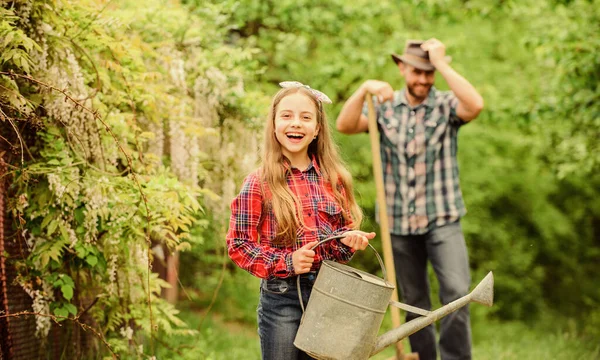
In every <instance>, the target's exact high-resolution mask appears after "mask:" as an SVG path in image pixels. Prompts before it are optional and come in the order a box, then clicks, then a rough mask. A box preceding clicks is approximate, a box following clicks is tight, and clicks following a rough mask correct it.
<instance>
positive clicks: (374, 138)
mask: <svg viewBox="0 0 600 360" xmlns="http://www.w3.org/2000/svg"><path fill="white" fill-rule="evenodd" d="M366 99H367V105H368V107H369V137H370V139H371V152H372V154H373V173H374V175H375V186H376V189H377V205H378V208H379V226H380V230H381V232H380V233H381V242H382V245H383V259H384V263H385V268H386V272H387V274H388V278H389V281H390V282H391V283H392V284H394V285H396V271H395V269H394V257H393V255H392V240H391V238H390V231H389V227H388V217H387V206H386V202H385V192H384V185H383V168H382V165H381V152H380V144H379V131H378V129H377V119H376V115H375V107H374V105H373V97H372V95H371V94H368V93H367V96H366ZM392 300H393V301H395V302H398V292H397V291H394V292H393V294H392ZM390 311H391V312H392V325H393V327H394V328H397V327H398V326H400V324H401V323H402V320H401V319H400V311H399V310H398V308H397V307H391V308H390ZM389 360H419V354H417V353H409V354H405V353H404V346H403V344H402V341H398V342H397V343H396V356H395V357H392V358H391V359H389Z"/></svg>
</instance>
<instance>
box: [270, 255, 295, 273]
mask: <svg viewBox="0 0 600 360" xmlns="http://www.w3.org/2000/svg"><path fill="white" fill-rule="evenodd" d="M274 275H275V277H278V278H288V277H290V276H292V275H294V263H293V261H292V253H291V252H288V253H286V254H285V255H283V258H282V259H280V260H279V263H278V264H277V267H276V268H275V274H274Z"/></svg>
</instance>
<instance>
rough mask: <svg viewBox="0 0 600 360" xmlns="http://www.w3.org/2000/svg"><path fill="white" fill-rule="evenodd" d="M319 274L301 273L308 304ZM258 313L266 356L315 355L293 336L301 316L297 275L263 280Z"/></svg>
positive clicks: (276, 359)
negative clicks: (308, 353)
mask: <svg viewBox="0 0 600 360" xmlns="http://www.w3.org/2000/svg"><path fill="white" fill-rule="evenodd" d="M316 277H317V276H316V273H308V274H302V275H301V276H300V286H301V292H302V298H303V301H304V307H305V308H306V304H307V303H308V299H309V297H310V293H311V291H312V287H313V284H314V282H315V280H316ZM257 315H258V335H259V336H260V348H261V353H262V359H263V360H296V359H297V360H301V359H302V360H305V359H312V357H310V356H308V355H307V354H305V353H304V352H303V351H301V350H299V349H297V348H296V347H295V346H294V339H295V338H296V333H297V332H298V327H299V326H300V319H301V318H302V308H301V307H300V300H299V299H298V291H297V288H296V277H295V276H294V277H291V278H286V279H273V280H261V282H260V299H259V302H258V309H257Z"/></svg>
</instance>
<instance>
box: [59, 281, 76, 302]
mask: <svg viewBox="0 0 600 360" xmlns="http://www.w3.org/2000/svg"><path fill="white" fill-rule="evenodd" d="M60 291H61V292H62V294H63V297H64V298H65V299H67V300H71V299H72V298H73V287H72V286H71V285H63V286H61V287H60Z"/></svg>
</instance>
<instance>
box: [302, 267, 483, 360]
mask: <svg viewBox="0 0 600 360" xmlns="http://www.w3.org/2000/svg"><path fill="white" fill-rule="evenodd" d="M393 291H394V287H393V286H392V285H391V284H390V283H388V282H387V281H385V280H383V279H380V278H378V277H376V276H373V275H371V274H368V273H365V272H363V271H360V270H357V269H354V268H352V267H349V266H347V265H342V264H338V263H335V262H332V261H324V262H323V265H322V267H321V270H320V272H319V275H318V276H317V280H316V282H315V285H314V287H313V292H312V294H311V297H310V300H309V301H308V305H307V307H306V311H305V313H304V317H303V318H302V322H301V324H300V328H299V329H298V333H297V335H296V339H295V341H294V345H295V346H296V347H297V348H299V349H301V350H303V351H304V352H306V353H307V354H309V355H310V356H312V357H314V358H316V359H319V360H342V359H343V360H365V359H368V358H369V357H371V356H373V355H375V354H377V353H379V352H380V351H382V350H383V349H384V348H386V347H388V346H389V345H392V344H394V343H396V342H398V341H400V340H401V339H403V338H405V337H407V336H409V335H411V334H413V333H415V332H417V331H418V330H420V329H422V328H424V327H426V326H428V325H429V324H432V323H433V322H435V321H437V320H439V319H440V318H442V317H444V316H446V315H448V314H450V313H452V312H454V311H456V310H458V309H459V308H461V307H463V306H465V305H467V304H468V303H470V302H478V303H480V304H484V305H486V306H492V304H493V299H494V277H493V274H492V272H489V273H488V275H487V276H486V277H485V278H484V279H483V280H482V281H481V282H480V283H479V284H478V285H477V286H476V287H475V289H474V290H473V291H472V292H471V293H470V294H467V295H465V296H464V297H462V298H460V299H458V300H456V301H453V302H451V303H450V304H447V305H445V306H443V307H441V308H439V309H437V310H435V311H431V312H426V311H425V310H422V309H420V310H421V311H422V312H423V313H427V316H423V317H419V318H416V319H414V320H412V321H409V322H407V323H405V324H403V325H401V326H400V327H398V328H395V329H393V330H390V331H388V332H387V333H385V334H383V335H381V336H380V337H379V338H377V333H378V331H379V328H380V326H381V322H382V320H383V316H384V314H385V311H386V309H387V306H388V304H389V303H390V298H391V296H392V292H393Z"/></svg>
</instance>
